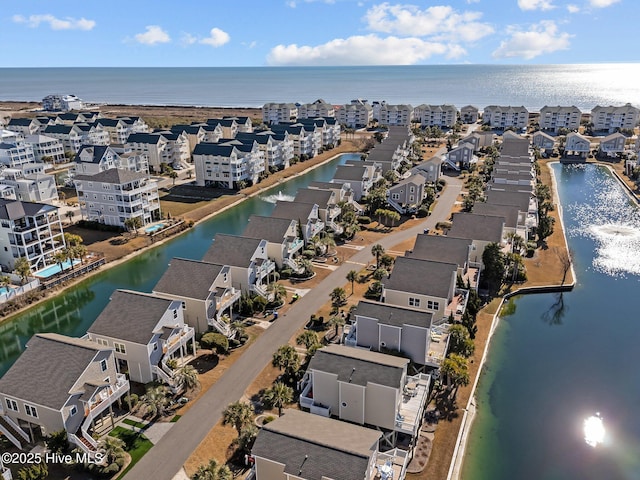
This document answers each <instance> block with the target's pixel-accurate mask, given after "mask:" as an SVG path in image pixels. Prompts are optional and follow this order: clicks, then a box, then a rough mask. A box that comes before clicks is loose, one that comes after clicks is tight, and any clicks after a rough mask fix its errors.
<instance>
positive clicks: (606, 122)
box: [591, 103, 640, 133]
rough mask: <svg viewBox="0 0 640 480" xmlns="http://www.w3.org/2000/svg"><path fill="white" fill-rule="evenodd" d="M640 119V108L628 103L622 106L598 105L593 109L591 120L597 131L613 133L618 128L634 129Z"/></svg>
mask: <svg viewBox="0 0 640 480" xmlns="http://www.w3.org/2000/svg"><path fill="white" fill-rule="evenodd" d="M638 121H640V109H638V108H636V107H634V106H633V105H631V104H630V103H627V104H625V105H623V106H621V107H614V106H608V107H601V106H599V105H598V106H596V107H594V108H593V110H591V122H592V123H593V129H594V130H595V131H606V132H609V133H613V132H614V131H616V129H625V130H632V129H633V128H635V127H636V125H638Z"/></svg>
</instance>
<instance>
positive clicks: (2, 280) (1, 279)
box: [0, 275, 11, 289]
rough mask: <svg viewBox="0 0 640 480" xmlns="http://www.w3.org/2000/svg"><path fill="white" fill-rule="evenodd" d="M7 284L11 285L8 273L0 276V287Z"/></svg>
mask: <svg viewBox="0 0 640 480" xmlns="http://www.w3.org/2000/svg"><path fill="white" fill-rule="evenodd" d="M9 285H11V277H10V276H9V275H2V276H0V287H2V288H5V289H6V288H7V287H8V286H9Z"/></svg>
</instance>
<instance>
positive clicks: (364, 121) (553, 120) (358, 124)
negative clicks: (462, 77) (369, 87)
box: [262, 99, 640, 133]
mask: <svg viewBox="0 0 640 480" xmlns="http://www.w3.org/2000/svg"><path fill="white" fill-rule="evenodd" d="M309 112H313V113H314V114H315V113H317V112H321V113H322V116H330V117H335V118H336V119H337V120H338V122H339V123H340V124H343V125H346V126H347V127H350V128H363V127H366V126H368V125H370V124H371V123H372V122H378V123H379V124H381V125H387V126H389V125H402V126H407V125H410V124H411V123H416V124H419V125H420V126H422V127H432V126H438V127H443V128H451V127H453V126H454V125H455V124H456V123H457V122H461V123H476V122H477V121H478V120H479V119H480V118H482V121H483V123H485V124H487V125H489V126H491V127H492V128H495V129H503V130H504V129H507V128H510V127H512V128H516V129H524V128H526V127H527V125H528V124H529V119H530V113H529V110H527V109H526V108H525V107H524V106H512V105H488V106H486V107H485V108H484V110H483V111H482V113H481V114H480V111H479V110H478V108H477V107H475V106H473V105H466V106H464V107H462V108H461V109H460V110H458V109H457V108H456V107H455V106H454V105H447V104H445V105H425V104H423V105H419V106H417V107H413V106H412V105H408V104H399V105H391V104H387V102H385V101H382V102H377V101H375V102H372V103H371V104H369V102H368V101H367V100H362V99H356V100H352V101H351V102H350V103H347V104H344V105H331V104H328V103H327V102H325V101H324V100H322V99H319V100H316V101H315V102H313V103H308V104H296V103H266V104H264V105H263V107H262V119H263V121H264V122H265V123H268V124H278V123H281V122H291V121H295V119H296V118H297V117H298V115H300V116H303V115H307V114H308V113H309ZM582 115H583V113H582V112H581V111H580V109H579V108H577V107H575V106H544V107H542V109H540V115H539V120H538V122H539V125H540V128H541V129H542V130H543V131H546V132H557V131H558V130H560V129H565V128H566V129H568V130H577V129H578V127H580V121H581V119H582ZM590 118H591V122H592V123H593V129H594V131H597V132H602V131H604V132H608V133H613V132H614V131H616V130H620V129H633V128H634V127H635V126H637V125H638V122H639V121H640V109H638V108H637V107H634V106H632V105H631V104H629V103H627V104H625V105H622V106H599V105H598V106H596V107H594V108H593V109H592V110H591V112H590Z"/></svg>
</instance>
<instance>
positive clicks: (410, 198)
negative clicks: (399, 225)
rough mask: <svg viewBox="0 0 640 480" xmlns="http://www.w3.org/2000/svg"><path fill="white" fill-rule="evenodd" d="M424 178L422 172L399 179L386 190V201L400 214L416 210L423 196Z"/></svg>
mask: <svg viewBox="0 0 640 480" xmlns="http://www.w3.org/2000/svg"><path fill="white" fill-rule="evenodd" d="M425 180H426V178H425V177H424V176H423V175H422V173H414V174H413V175H411V176H409V177H407V178H405V179H404V180H400V181H399V182H398V183H396V184H395V185H392V186H391V187H389V189H388V190H387V202H388V203H389V205H391V207H393V209H394V210H396V211H397V212H398V213H400V214H402V215H404V214H407V213H415V212H417V211H418V208H419V207H420V204H421V203H422V199H423V198H424V189H425Z"/></svg>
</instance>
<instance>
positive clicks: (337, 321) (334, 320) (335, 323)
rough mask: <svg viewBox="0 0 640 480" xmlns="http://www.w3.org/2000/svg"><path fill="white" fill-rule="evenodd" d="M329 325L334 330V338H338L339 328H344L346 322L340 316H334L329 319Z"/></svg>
mask: <svg viewBox="0 0 640 480" xmlns="http://www.w3.org/2000/svg"><path fill="white" fill-rule="evenodd" d="M328 323H329V325H330V326H332V327H334V328H335V329H336V331H335V336H336V337H337V336H338V330H339V328H340V327H342V326H344V324H345V323H347V322H346V320H345V319H344V318H343V317H342V315H334V316H333V317H331V318H330V319H329V322H328Z"/></svg>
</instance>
